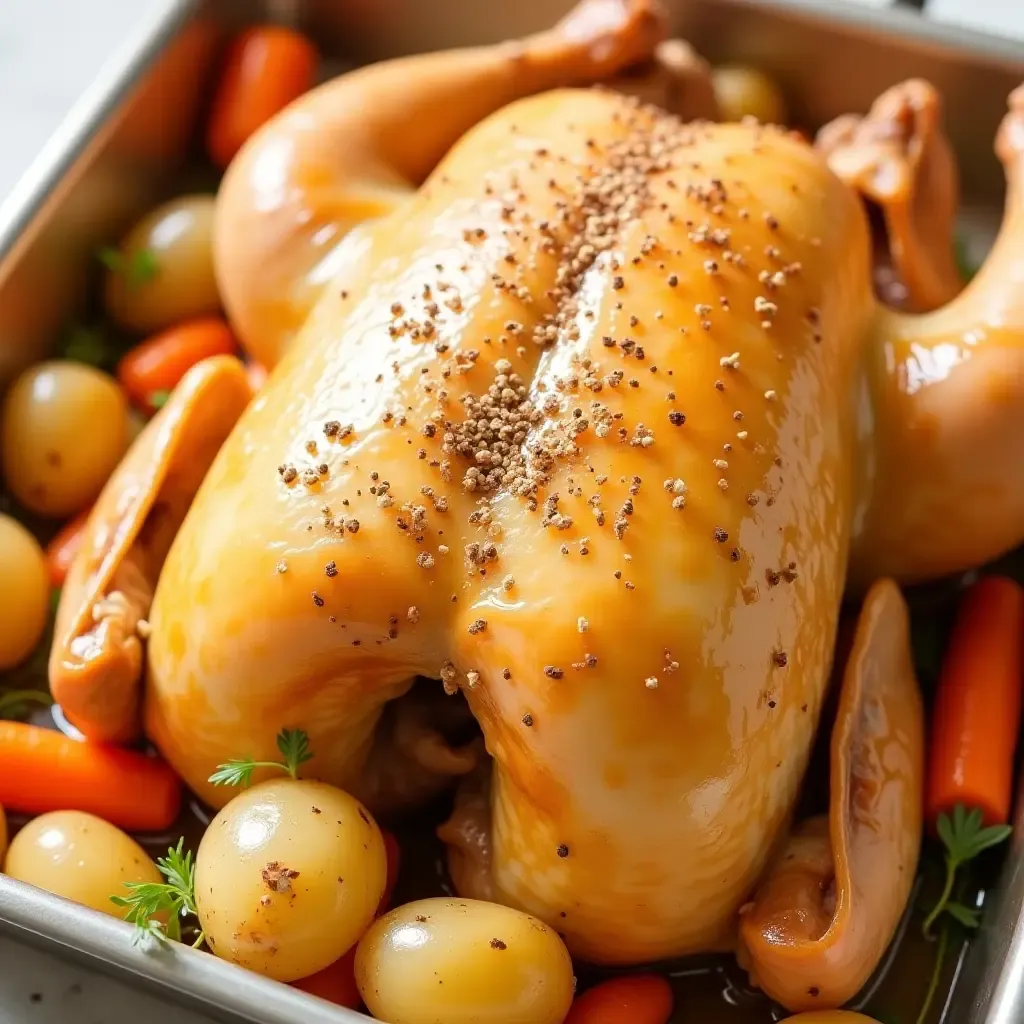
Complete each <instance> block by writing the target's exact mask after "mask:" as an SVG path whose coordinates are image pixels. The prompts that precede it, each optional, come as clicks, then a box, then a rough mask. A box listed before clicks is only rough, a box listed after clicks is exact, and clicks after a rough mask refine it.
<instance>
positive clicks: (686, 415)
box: [146, 92, 870, 962]
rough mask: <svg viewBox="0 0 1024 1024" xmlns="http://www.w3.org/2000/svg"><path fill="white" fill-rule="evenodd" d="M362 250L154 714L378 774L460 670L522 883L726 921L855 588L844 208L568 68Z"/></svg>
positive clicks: (861, 281)
mask: <svg viewBox="0 0 1024 1024" xmlns="http://www.w3.org/2000/svg"><path fill="white" fill-rule="evenodd" d="M527 197H529V201H528V202H527ZM365 239H366V241H365V249H364V250H363V251H362V252H361V253H360V255H359V258H358V260H354V261H353V264H352V266H351V267H348V268H346V272H345V273H344V274H343V275H342V276H341V278H339V280H344V282H345V287H344V289H341V288H333V287H332V288H331V289H329V290H328V291H327V292H326V293H325V295H324V297H323V299H322V300H321V302H320V304H319V305H318V306H317V308H316V310H315V311H314V313H313V314H312V316H311V318H310V321H309V323H308V324H307V326H306V328H305V329H304V331H303V333H302V335H301V336H300V337H299V339H298V340H297V342H296V344H295V346H294V347H293V348H292V349H290V351H289V352H288V354H287V355H286V356H285V358H284V360H283V362H282V363H281V364H280V365H279V367H278V368H277V370H276V372H275V373H274V375H273V377H272V379H271V381H270V383H269V384H268V386H267V387H266V389H265V390H264V391H263V392H262V394H261V395H260V397H259V398H258V399H257V400H256V401H255V402H254V404H253V405H252V406H251V407H250V408H249V410H248V411H247V412H246V414H245V415H244V416H243V417H242V419H241V421H240V422H239V424H238V426H237V428H236V430H235V431H234V433H233V434H232V436H231V438H230V439H229V441H228V442H227V444H226V445H225V446H224V448H223V449H222V451H221V453H220V455H219V457H218V459H217V461H216V463H215V464H214V466H213V468H212V469H211V471H210V473H209V474H208V476H207V478H206V480H205V482H204V484H203V486H202V488H201V489H200V492H199V494H198V496H197V498H196V500H195V502H194V504H193V506H192V509H191V511H190V513H189V515H188V517H187V518H186V521H185V524H184V526H183V528H182V530H181V531H180V533H179V535H178V537H177V540H176V542H175V545H174V548H173V549H172V552H171V555H170V557H169V559H168V561H167V563H166V565H165V567H164V570H163V573H162V575H161V577H160V583H159V587H158V589H157V593H156V598H155V601H154V605H153V609H152V613H151V616H150V623H151V627H152V632H153V636H152V640H151V641H150V647H149V654H150V677H151V678H150V684H151V685H150V689H149V693H148V696H147V706H146V723H147V727H148V729H147V731H148V732H149V734H150V735H151V736H152V737H153V738H154V739H155V740H156V742H157V743H158V745H159V746H160V747H161V748H162V749H163V750H164V751H165V752H166V753H167V754H168V755H169V756H170V757H171V758H172V760H173V762H174V763H175V765H176V766H177V767H178V768H179V770H181V771H182V772H183V774H184V775H185V777H186V779H187V780H188V781H189V783H190V784H191V785H193V786H194V787H195V788H197V790H198V791H199V792H200V793H201V794H202V795H203V796H204V797H205V798H207V799H210V800H211V801H215V802H218V803H220V802H223V800H224V794H223V793H220V792H218V791H216V790H214V789H213V787H210V786H209V785H208V784H206V782H205V779H206V777H207V776H208V775H209V774H210V772H211V770H212V768H213V767H214V766H215V765H216V764H217V763H218V762H219V761H222V760H224V759H225V757H227V756H229V755H230V752H232V751H238V750H244V751H247V752H251V753H252V755H253V756H256V757H262V756H263V754H264V753H269V752H270V751H271V750H272V749H273V744H274V736H275V734H276V732H277V731H278V730H279V729H280V727H281V725H282V724H283V723H285V722H287V723H290V724H292V725H296V726H301V727H302V728H305V729H307V730H308V731H309V733H310V739H311V743H312V746H313V749H314V750H316V751H318V753H319V760H318V762H317V763H316V765H315V766H314V770H315V771H317V772H318V773H319V774H321V775H323V776H324V777H327V778H329V779H331V780H332V781H336V782H339V783H342V784H345V785H349V786H355V787H356V788H357V789H358V786H359V774H360V770H361V768H362V765H363V762H364V759H365V757H366V754H367V749H368V746H369V743H370V740H371V737H372V734H373V729H374V726H375V724H376V721H377V718H378V716H379V714H380V712H381V709H382V707H383V705H384V703H385V702H386V701H388V700H390V699H393V698H394V697H396V696H397V695H399V694H400V693H402V692H403V690H405V689H406V688H407V687H408V686H409V684H410V682H411V681H412V679H413V678H414V677H415V676H417V675H427V676H434V677H438V676H440V677H441V678H442V679H445V680H446V682H447V683H448V685H449V686H451V687H454V686H459V687H461V688H463V690H464V691H465V692H466V694H467V696H468V700H469V703H470V707H471V708H472V710H473V712H474V714H475V716H476V718H477V720H478V721H479V723H480V725H481V726H482V728H483V731H484V735H485V738H486V742H487V747H488V750H489V752H490V753H491V755H492V756H493V757H494V760H495V776H494V790H493V827H494V834H493V850H494V852H493V872H494V882H495V885H496V887H497V891H498V893H499V894H500V895H501V896H502V897H503V898H505V899H507V900H510V901H512V902H514V903H516V904H519V905H522V906H524V907H526V908H528V909H530V910H531V911H533V912H537V913H540V914H542V915H543V916H544V917H546V918H548V919H553V920H558V921H559V922H560V924H559V927H560V929H561V930H562V931H563V932H564V933H565V934H566V935H567V937H568V940H569V942H570V943H571V945H572V946H573V947H574V948H575V949H576V950H577V951H578V952H580V953H583V954H585V955H587V956H589V957H592V958H595V959H600V960H609V961H620V962H628V961H637V960H646V959H652V958H657V957H661V956H667V955H673V954H678V953H683V952H688V951H692V950H698V949H706V948H709V947H715V946H721V945H726V944H728V943H729V941H730V932H731V929H732V928H733V926H734V923H735V911H736V907H737V906H738V904H739V903H740V902H741V901H742V900H743V898H744V897H745V895H746V894H747V893H748V892H749V891H750V889H751V887H752V885H753V884H754V882H755V881H756V879H757V877H758V876H759V874H760V872H761V869H762V867H763V865H764V862H765V858H766V856H767V855H768V852H769V851H770V849H771V847H772V845H773V843H774V842H775V840H776V839H777V838H778V835H779V833H780V830H781V829H782V828H783V826H784V824H785V822H786V820H787V818H788V815H789V813H790V811H791V808H792V806H793V801H794V799H795V796H796V792H797V789H798V786H799V783H800V779H801V777H802V773H803V769H804V767H805V764H806V759H807V754H808V750H809V747H810V741H811V737H812V734H813V731H814V728H815V723H816V720H817V711H818V708H819V705H820V702H821V698H822V693H823V682H824V680H825V679H826V677H827V670H828V665H829V660H830V656H831V644H832V636H833V633H834V629H835V621H836V613H837V609H838V604H839V598H840V595H841V593H842V586H843V578H844V564H845V552H846V548H847V544H848V536H849V509H850V507H851V494H850V487H851V473H850V468H849V467H850V465H851V462H852V445H853V412H854V407H853V403H852V401H851V397H850V395H851V390H850V388H849V386H848V382H849V380H850V377H851V375H852V374H853V373H855V372H856V357H857V354H858V339H859V335H860V331H861V330H862V328H863V310H864V309H865V308H866V303H865V301H864V297H865V294H866V293H867V292H868V291H869V288H870V283H869V280H868V275H867V266H868V259H867V234H866V231H865V230H864V227H863V224H862V221H861V218H860V211H859V208H858V206H857V202H856V200H855V198H854V197H853V196H852V195H851V194H850V193H849V192H848V191H847V190H846V189H845V188H844V187H843V186H842V185H841V184H840V183H839V182H838V181H837V180H836V179H835V178H833V177H832V176H831V175H830V174H829V173H828V172H827V169H826V168H825V167H824V166H823V165H822V164H821V163H820V162H819V161H818V160H817V158H816V156H815V154H814V153H813V151H812V150H811V149H810V148H809V147H807V146H805V145H804V144H802V143H800V142H797V141H794V140H793V139H790V138H788V137H786V136H785V135H783V134H782V133H780V132H778V131H774V130H769V129H760V128H751V127H740V126H721V127H715V126H693V127H682V126H680V125H679V124H678V123H677V122H674V121H672V120H671V119H669V118H667V117H664V116H662V115H659V114H657V113H655V112H653V111H651V110H647V109H641V108H638V107H636V106H635V105H632V104H631V103H630V102H629V101H627V100H624V99H622V98H621V97H618V96H616V95H613V94H601V93H592V92H591V93H588V92H578V93H571V92H555V93H549V94H546V95H544V96H541V97H537V98H535V99H530V100H525V101H522V102H521V103H519V104H516V105H514V106H512V107H510V108H507V109H505V110H504V111H502V112H501V113H500V114H499V115H496V116H495V117H493V118H491V119H489V120H488V121H485V122H484V123H483V124H481V125H480V126H478V127H477V128H476V129H474V131H473V132H472V133H471V134H470V135H469V136H468V137H467V138H466V139H464V140H463V141H462V142H461V143H460V144H459V145H458V146H457V147H455V149H454V150H453V151H452V153H451V154H450V155H449V156H448V157H447V158H446V159H445V161H443V162H442V164H441V165H440V166H439V167H438V169H437V170H436V171H435V173H434V174H433V175H432V177H431V180H430V181H429V182H428V184H427V185H426V186H425V187H424V189H423V190H422V191H421V192H420V193H419V194H418V196H417V197H416V199H415V200H414V201H412V202H411V203H410V204H409V205H408V206H406V208H405V209H404V210H403V212H402V215H401V216H400V217H398V216H396V217H394V218H392V219H389V220H385V221H382V222H380V223H379V224H378V225H376V226H375V227H374V228H372V229H371V230H369V231H368V232H367V233H366V235H365ZM840 265H842V266H843V267H844V268H845V269H843V270H842V271H839V270H838V269H837V268H838V267H840ZM825 268H828V273H822V272H821V271H822V270H824V269H825ZM765 275H769V277H770V280H771V282H772V283H771V284H770V285H769V286H767V287H766V285H765V283H764V281H763V280H760V279H759V278H764V276H765ZM186 594H187V595H188V598H187V599H186V598H185V595H186Z"/></svg>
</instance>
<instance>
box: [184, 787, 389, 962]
mask: <svg viewBox="0 0 1024 1024" xmlns="http://www.w3.org/2000/svg"><path fill="white" fill-rule="evenodd" d="M386 879H387V855H386V854H385V852H384V840H383V838H382V837H381V833H380V829H379V828H378V827H377V824H376V822H375V821H374V820H373V819H372V818H371V817H370V815H369V814H368V813H367V811H366V810H364V808H363V806H362V804H360V803H359V801H358V800H356V799H354V798H353V797H351V796H349V795H348V794H347V793H345V792H343V791H342V790H340V789H337V788H336V787H334V786H328V785H327V784H326V783H323V782H307V781H305V780H298V781H296V780H294V779H275V780H274V781H271V782H264V783H262V784H260V785H258V786H253V787H252V789H249V790H246V791H245V792H244V793H242V794H241V795H240V796H238V797H236V798H235V799H234V800H232V801H231V803H229V804H228V805H227V807H225V808H224V809H223V810H222V811H221V812H220V813H219V814H218V815H217V817H216V818H214V819H213V821H212V822H211V823H210V827H209V828H208V829H207V830H206V834H205V835H204V836H203V840H202V842H201V843H200V845H199V852H198V853H197V854H196V908H197V910H198V913H199V921H200V924H201V925H202V926H203V931H204V932H205V933H206V942H207V945H209V947H210V949H211V950H212V951H213V952H214V953H216V954H217V956H219V957H222V958H223V959H225V960H230V961H232V962H233V963H236V964H239V965H241V966H242V967H247V968H249V970H252V971H256V972H257V973H259V974H265V975H267V976H268V977H271V978H276V979H277V980H278V981H296V980H297V979H299V978H305V977H308V976H309V975H311V974H315V973H316V972H317V971H320V970H323V968H325V967H327V966H328V965H329V964H332V963H334V961H335V960H337V959H338V958H339V957H340V956H341V955H342V954H343V953H345V952H346V951H347V950H348V949H350V948H351V947H352V946H353V945H355V943H356V941H357V940H358V939H359V936H360V935H362V934H363V932H364V931H365V930H366V928H367V926H368V925H369V924H370V922H371V921H372V920H373V915H374V913H375V912H376V910H377V905H378V904H379V903H380V899H381V896H382V894H383V892H384V883H385V880H386Z"/></svg>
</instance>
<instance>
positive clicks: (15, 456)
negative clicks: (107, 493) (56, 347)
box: [0, 360, 130, 518]
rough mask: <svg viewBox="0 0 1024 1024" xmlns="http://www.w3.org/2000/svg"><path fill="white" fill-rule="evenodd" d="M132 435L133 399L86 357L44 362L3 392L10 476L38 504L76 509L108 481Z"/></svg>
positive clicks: (59, 512)
mask: <svg viewBox="0 0 1024 1024" xmlns="http://www.w3.org/2000/svg"><path fill="white" fill-rule="evenodd" d="M129 437H130V429H129V423H128V402H127V399H126V398H125V395H124V392H123V391H122V390H121V388H120V387H119V386H118V383H117V381H116V380H114V378H113V377H111V376H110V375H109V374H107V373H103V372H102V371H101V370H97V369H96V368H95V367H92V366H86V365H85V364H84V363H76V362H68V361H60V360H54V361H50V362H45V363H38V364H36V365H35V366H33V367H31V368H30V369H28V370H26V371H25V372H24V373H23V374H22V375H21V376H20V377H19V378H18V379H17V380H16V381H15V382H14V384H12V385H11V389H10V391H8V392H7V396H6V398H5V400H4V406H3V416H2V420H0V440H2V447H3V451H2V454H3V470H4V479H5V481H6V483H7V486H8V488H10V491H11V493H12V494H13V495H14V496H15V497H16V498H17V499H18V501H20V502H21V503H22V504H23V505H24V506H25V507H26V508H30V509H32V511H33V512H38V513H39V514H40V515H44V516H53V517H56V518H61V517H71V516H73V515H77V514H78V513H79V512H81V511H82V510H83V509H84V508H86V507H87V506H88V505H89V503H90V502H92V501H93V499H95V498H96V496H97V495H98V494H99V493H100V491H101V490H102V489H103V485H104V484H105V483H106V482H107V479H108V477H109V476H110V474H111V473H113V471H114V469H115V467H116V466H117V464H118V463H119V462H120V461H121V457H122V456H123V455H124V453H125V451H126V450H127V448H128V441H129Z"/></svg>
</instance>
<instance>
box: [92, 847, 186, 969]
mask: <svg viewBox="0 0 1024 1024" xmlns="http://www.w3.org/2000/svg"><path fill="white" fill-rule="evenodd" d="M184 846H185V840H184V839H179V840H178V845H177V846H176V847H174V846H172V847H170V848H169V849H168V851H167V856H166V857H158V858H157V862H156V866H157V868H159V870H160V874H162V875H163V876H164V878H166V879H167V881H166V882H125V883H124V886H125V888H126V889H130V890H131V895H130V896H111V897H110V902H111V903H113V904H114V905H115V906H118V907H126V908H127V910H128V913H126V914H125V915H124V919H125V920H126V921H128V922H129V923H130V924H134V925H135V937H134V939H133V941H134V942H140V941H142V940H143V939H144V938H146V937H147V936H150V937H152V938H155V939H159V940H160V941H161V942H166V941H167V940H168V939H174V940H175V941H176V942H180V941H181V919H182V918H183V917H184V916H185V915H186V914H194V913H195V912H196V865H195V862H194V860H193V859H192V851H191V850H189V851H187V852H186V851H185V849H184ZM158 914H166V916H167V924H166V926H165V925H164V923H163V922H162V921H160V920H158V919H157V915H158ZM205 938H206V936H205V935H204V934H203V933H202V932H200V933H199V936H198V938H197V939H196V940H195V942H193V943H192V948H193V949H195V948H197V947H198V946H200V945H201V944H202V942H203V940H204V939H205Z"/></svg>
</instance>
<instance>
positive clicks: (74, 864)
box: [0, 811, 163, 917]
mask: <svg viewBox="0 0 1024 1024" xmlns="http://www.w3.org/2000/svg"><path fill="white" fill-rule="evenodd" d="M2 817H3V813H2V812H0V819H2ZM3 838H4V837H3V828H2V827H0V852H2V850H3ZM4 872H5V873H6V874H8V875H10V876H11V878H17V879H18V880H19V881H21V882H28V883H29V884H30V885H34V886H37V887H38V888H40V889H45V890H46V891H47V892H52V893H56V894H57V895H58V896H63V897H65V898H66V899H69V900H74V902H75V903H81V904H82V905H83V906H85V907H92V909H93V910H98V911H100V912H101V913H103V914H109V915H110V916H111V917H123V916H124V914H125V912H126V908H124V907H117V906H115V905H114V904H113V903H112V902H111V901H110V897H111V896H127V895H129V893H128V890H127V889H126V888H125V887H124V883H125V882H162V881H163V878H162V877H161V875H160V872H159V871H158V870H157V867H156V865H155V864H154V863H153V861H152V860H151V859H150V857H149V855H148V854H147V853H146V851H145V850H143V849H142V847H141V846H139V844H138V843H137V842H135V840H134V839H132V838H131V836H129V835H127V834H126V833H124V832H122V831H121V830H120V829H119V828H117V827H116V826H114V825H111V824H110V822H107V821H104V820H103V819H102V818H97V817H96V816H95V815H93V814H86V813H84V812H83V811H52V812H50V813H49V814H42V815H40V816H39V817H38V818H33V819H32V821H30V822H29V823H28V824H27V825H26V826H25V827H24V828H23V829H22V830H21V831H20V832H19V833H18V834H17V835H16V836H15V837H14V838H13V839H12V840H11V845H10V847H9V849H8V850H7V857H6V859H5V861H4Z"/></svg>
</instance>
